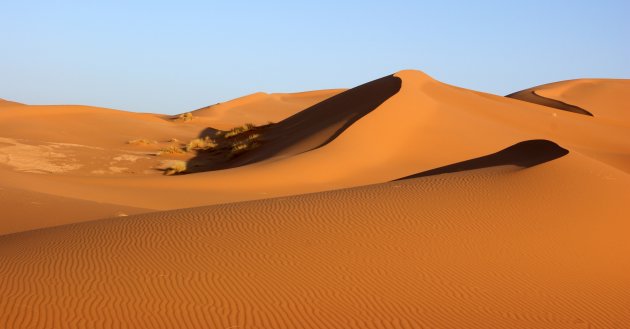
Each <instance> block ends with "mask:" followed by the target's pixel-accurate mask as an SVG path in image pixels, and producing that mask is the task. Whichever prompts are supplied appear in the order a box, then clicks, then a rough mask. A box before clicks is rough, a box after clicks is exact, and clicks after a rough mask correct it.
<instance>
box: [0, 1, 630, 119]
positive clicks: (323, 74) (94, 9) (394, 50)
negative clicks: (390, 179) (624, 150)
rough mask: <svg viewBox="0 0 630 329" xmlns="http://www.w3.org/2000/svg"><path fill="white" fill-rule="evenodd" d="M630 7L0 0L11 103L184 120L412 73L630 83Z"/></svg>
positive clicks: (1, 52) (0, 68)
mask: <svg viewBox="0 0 630 329" xmlns="http://www.w3.org/2000/svg"><path fill="white" fill-rule="evenodd" d="M629 13H630V1H627V0H623V1H606V0H602V1H597V2H595V1H553V0H551V1H518V2H509V1H432V2H428V1H427V2H425V1H403V0H389V1H342V0H338V1H329V0H321V1H309V2H300V1H279V0H276V1H273V0H271V1H187V0H183V1H146V0H142V1H120V0H116V1H94V0H90V1H70V0H65V1H29V0H23V1H8V0H0V17H1V18H2V19H0V40H1V41H0V42H1V43H0V44H1V45H2V47H1V48H0V98H5V99H9V100H15V101H18V102H24V103H29V104H85V105H94V106H103V107H110V108H116V109H122V110H127V111H140V112H155V113H171V114H174V113H181V112H185V111H189V110H194V109H196V108H199V107H203V106H207V105H210V104H214V103H217V102H221V101H226V100H230V99H233V98H236V97H239V96H243V95H246V94H250V93H253V92H257V91H264V92H297V91H306V90H315V89H328V88H341V87H344V88H349V87H353V86H356V85H359V84H362V83H365V82H368V81H370V80H373V79H376V78H379V77H382V76H385V75H388V74H391V73H394V72H396V71H399V70H402V69H409V68H413V69H419V70H422V71H425V72H426V73H428V74H429V75H431V76H433V77H434V78H436V79H438V80H440V81H443V82H446V83H449V84H453V85H457V86H460V87H465V88H470V89H475V90H480V91H485V92H490V93H495V94H501V95H504V94H508V93H510V92H514V91H518V90H520V89H524V88H527V87H531V86H534V85H539V84H543V83H548V82H553V81H559V80H566V79H574V78H586V77H597V78H630V20H629V19H628V14H629Z"/></svg>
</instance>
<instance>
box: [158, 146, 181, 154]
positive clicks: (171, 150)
mask: <svg viewBox="0 0 630 329" xmlns="http://www.w3.org/2000/svg"><path fill="white" fill-rule="evenodd" d="M180 153H184V150H182V148H181V147H179V146H177V145H169V146H167V147H163V148H161V149H160V150H159V151H158V153H157V155H163V154H180Z"/></svg>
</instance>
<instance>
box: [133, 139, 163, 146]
mask: <svg viewBox="0 0 630 329" xmlns="http://www.w3.org/2000/svg"><path fill="white" fill-rule="evenodd" d="M127 144H130V145H151V144H157V142H156V141H153V140H150V139H145V138H140V139H132V140H130V141H127Z"/></svg>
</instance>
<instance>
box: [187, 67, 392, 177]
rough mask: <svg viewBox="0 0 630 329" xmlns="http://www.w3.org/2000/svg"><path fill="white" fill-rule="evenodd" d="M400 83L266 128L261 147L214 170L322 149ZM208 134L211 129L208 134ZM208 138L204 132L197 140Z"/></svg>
mask: <svg viewBox="0 0 630 329" xmlns="http://www.w3.org/2000/svg"><path fill="white" fill-rule="evenodd" d="M401 83H402V82H401V79H400V78H398V77H394V76H387V77H384V78H380V79H377V80H374V81H372V82H368V83H366V84H363V85H361V86H358V87H355V88H352V89H350V90H347V91H345V92H342V93H340V94H338V95H335V96H333V97H331V98H329V99H326V100H324V101H323V102H321V103H318V104H316V105H313V106H312V107H309V108H307V109H305V110H303V111H301V112H299V113H297V114H295V115H293V116H291V117H289V118H287V119H285V120H283V121H280V122H278V123H276V124H273V125H270V126H268V128H266V129H264V130H263V131H261V133H262V134H263V135H262V136H263V137H262V138H261V140H260V143H261V144H262V145H261V147H259V148H257V149H254V150H252V151H251V152H248V153H247V154H244V155H243V156H239V157H237V158H235V159H230V160H229V161H227V162H225V163H223V164H217V165H215V166H214V167H213V169H222V168H228V167H235V166H242V165H246V164H249V163H254V162H258V161H262V160H266V159H269V158H271V157H275V156H285V157H286V156H291V155H296V154H299V153H303V152H307V151H310V150H313V149H315V148H318V147H321V146H324V145H326V144H327V143H329V142H330V141H332V140H334V139H335V138H336V137H337V136H339V135H340V134H341V133H342V132H343V131H344V130H345V129H347V128H348V127H350V126H352V124H353V123H354V122H356V121H357V120H359V119H361V118H362V117H363V116H365V115H367V114H368V113H370V112H371V111H373V110H374V109H376V108H378V107H379V106H380V105H381V104H383V103H384V102H385V101H386V100H388V99H389V98H390V97H392V96H394V95H395V94H396V93H397V92H398V91H399V90H400V87H401ZM211 131H212V129H210V133H211ZM207 134H208V132H207V131H204V132H202V134H201V135H200V137H205V136H204V135H207ZM203 161H204V160H203V156H201V157H200V159H191V160H190V162H191V163H195V164H197V163H203ZM199 167H203V165H200V166H199Z"/></svg>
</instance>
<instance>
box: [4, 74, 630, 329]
mask: <svg viewBox="0 0 630 329" xmlns="http://www.w3.org/2000/svg"><path fill="white" fill-rule="evenodd" d="M628 95H630V83H629V82H628V80H606V79H597V80H594V79H591V80H574V81H567V82H559V83H555V84H549V85H543V86H539V87H534V88H531V89H527V90H525V91H521V92H518V93H515V94H512V95H510V96H509V97H501V96H496V95H490V94H486V93H480V92H476V91H471V90H466V89H462V88H458V87H454V86H450V85H447V84H443V83H440V82H438V81H435V80H433V79H432V78H430V77H429V76H427V75H425V74H423V73H421V72H418V71H401V72H398V73H396V74H394V75H393V76H389V77H385V78H382V79H379V80H375V81H373V82H369V83H367V84H365V85H362V86H359V87H356V88H353V89H350V90H348V91H345V92H342V91H341V90H330V91H318V92H311V93H300V94H270V95H268V94H254V95H250V96H246V97H244V98H241V99H237V100H234V101H231V102H226V103H223V104H219V105H215V106H211V107H208V108H204V109H200V110H197V111H193V120H191V121H182V120H174V119H173V117H169V116H164V115H154V114H136V113H128V112H123V111H115V110H109V109H102V108H93V107H85V106H29V105H22V104H16V103H11V102H6V101H0V132H1V133H0V134H1V135H0V204H1V205H2V209H4V210H2V213H1V214H2V219H1V221H0V264H2V266H0V277H1V278H3V279H2V280H0V328H5V327H6V328H126V327H130V328H340V327H342V328H625V327H630V245H628V244H627V243H626V241H625V240H626V239H627V238H626V236H627V232H628V230H629V229H630V222H628V218H630V208H629V207H628V205H627V203H628V200H630V174H629V173H630V114H629V113H630V108H629V107H628V106H629V104H630V103H629V101H630V97H628ZM268 121H273V122H276V123H275V124H273V125H269V126H265V127H261V128H256V129H257V130H256V132H259V133H260V135H261V137H260V140H259V143H260V144H259V146H258V147H257V148H254V149H252V150H250V151H247V152H245V153H243V154H240V155H238V156H234V157H229V158H225V159H223V160H221V161H222V162H221V166H222V168H225V169H223V170H214V171H204V170H202V169H199V170H198V171H199V172H195V173H191V174H186V175H178V176H163V175H162V174H161V172H160V171H159V170H157V168H158V167H159V165H160V164H159V163H160V162H161V161H163V160H168V159H177V160H183V161H188V162H189V164H193V163H197V162H199V161H205V160H204V159H214V158H212V153H210V154H209V155H208V154H206V153H208V152H206V153H204V152H203V151H198V152H188V153H184V154H167V155H160V156H156V155H155V154H156V152H157V151H158V150H159V149H160V148H162V147H165V146H168V145H174V144H176V143H177V142H169V140H170V139H171V138H176V139H178V140H180V141H182V142H183V143H185V142H186V141H188V140H190V139H192V138H195V137H198V136H205V135H212V134H211V133H213V132H214V130H215V129H228V128H230V127H233V126H236V125H242V124H244V123H248V122H251V123H255V124H259V125H263V124H266V123H267V122H268ZM134 139H146V140H147V141H149V142H148V143H145V144H143V143H139V144H138V143H132V144H128V143H127V142H128V141H130V140H134ZM195 161H197V162H195ZM191 171H193V168H191ZM403 178H404V179H403ZM399 179H400V180H399ZM243 201H244V202H243ZM187 207H197V208H190V209H183V208H187ZM150 211H155V212H150ZM140 213H143V214H140ZM134 214H138V215H134ZM121 215H129V216H124V217H117V216H121ZM107 217H109V219H103V220H98V221H95V219H99V218H107ZM67 223H75V224H72V225H65V226H56V225H62V224H67ZM52 226H56V227H52ZM3 234H4V235H3Z"/></svg>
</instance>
